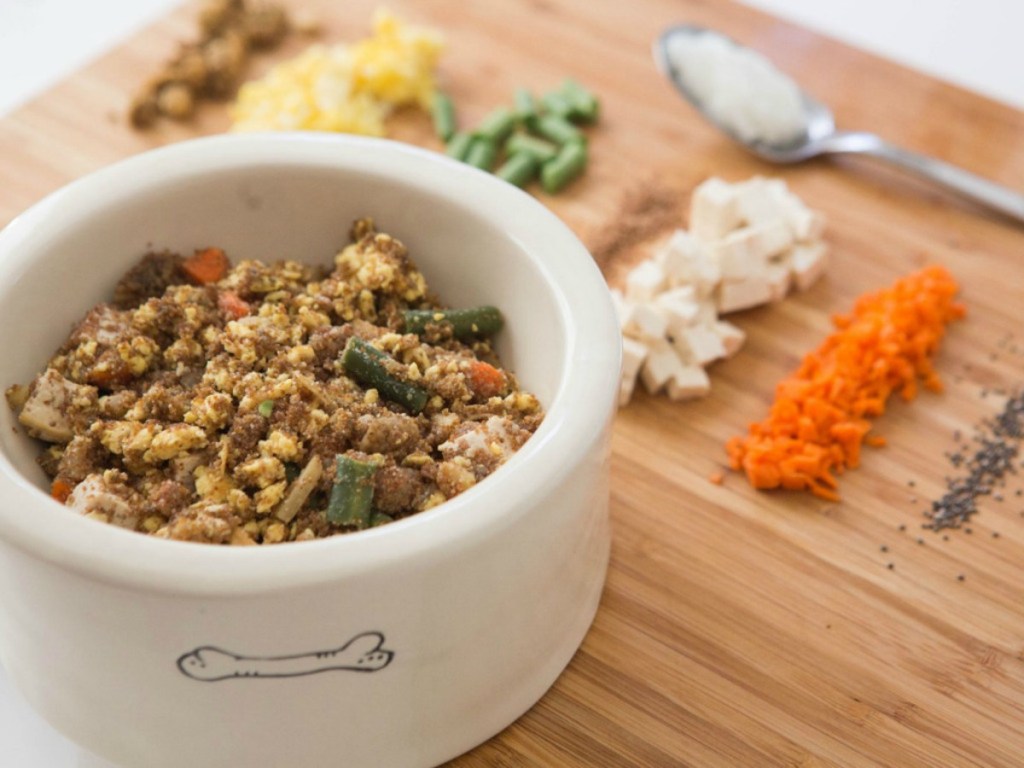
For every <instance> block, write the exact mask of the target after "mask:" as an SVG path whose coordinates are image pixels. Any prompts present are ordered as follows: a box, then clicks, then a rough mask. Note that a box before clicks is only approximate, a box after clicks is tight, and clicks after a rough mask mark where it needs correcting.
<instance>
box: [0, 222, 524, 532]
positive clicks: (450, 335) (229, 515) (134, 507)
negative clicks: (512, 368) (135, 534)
mask: <svg viewBox="0 0 1024 768" xmlns="http://www.w3.org/2000/svg"><path fill="white" fill-rule="evenodd" d="M351 240H352V242H351V244H349V245H348V246H346V247H345V248H344V249H343V250H342V251H341V252H340V253H339V254H338V255H337V256H336V257H335V258H334V265H333V270H328V268H326V267H313V266H307V265H305V264H300V263H297V262H293V261H284V262H278V263H275V264H270V265H268V264H263V263H260V262H256V261H240V262H239V263H238V264H236V265H235V266H232V265H231V263H230V262H229V260H228V257H227V256H226V255H225V254H224V252H223V251H221V250H220V249H217V248H207V249H204V250H201V251H197V252H196V253H195V254H193V255H191V256H188V257H183V256H180V255H177V254H173V253H168V252H164V253H150V254H147V255H146V256H145V257H144V258H143V259H142V260H141V261H140V262H139V263H138V264H137V265H136V266H135V267H133V268H132V269H131V270H130V271H129V272H128V273H127V274H126V275H125V276H124V277H123V278H122V279H121V281H120V282H119V283H118V284H117V286H116V287H115V289H114V295H113V301H112V302H111V303H104V304H100V305H98V306H96V307H94V308H93V309H91V310H90V311H89V312H88V313H87V314H86V315H85V317H84V318H83V319H82V321H81V322H80V323H79V324H78V325H77V326H76V327H75V328H74V330H73V331H72V332H71V335H70V336H69V337H68V339H67V340H66V341H65V342H64V344H63V345H62V346H61V347H60V349H59V350H58V351H57V354H56V355H55V356H54V357H53V358H52V359H51V360H50V362H49V364H48V365H47V367H46V369H45V370H44V371H43V372H42V373H41V374H40V375H39V376H38V377H37V378H36V379H35V381H34V382H33V383H32V384H31V385H30V386H24V385H14V386H12V387H10V388H9V389H8V390H7V399H8V402H9V403H10V405H11V407H12V408H13V409H14V410H15V411H16V412H17V413H18V417H19V421H20V422H21V424H22V425H23V426H24V428H25V429H26V431H27V432H28V434H29V435H31V436H33V437H36V438H39V439H41V440H43V441H46V443H48V444H49V445H48V446H47V447H46V448H45V449H44V450H43V452H42V453H41V455H40V457H39V463H40V465H41V466H42V468H43V469H44V471H45V472H46V474H47V475H48V476H49V477H51V478H52V486H51V490H52V495H53V496H54V497H55V498H56V499H58V500H60V501H62V502H65V503H66V504H67V505H69V506H71V507H73V508H74V509H76V510H78V511H79V512H81V513H82V514H84V515H86V516H87V517H90V518H93V519H96V520H100V521H103V522H108V523H112V524H114V525H119V526H122V527H124V528H129V529H131V530H135V531H140V532H143V533H148V534H152V535H154V536H160V537H163V538H171V539H180V540H187V541H197V542H209V543H216V544H273V543H278V542H283V541H304V540H308V539H315V538H323V537H327V536H332V535H335V534H339V533H345V532H350V531H356V530H360V529H363V528H367V527H371V526H375V525H379V524H381V523H386V522H389V521H392V520H395V519H398V518H402V517H406V516H408V515H412V514H415V513H417V512H420V511H423V510H425V509H429V508H431V507H434V506H436V505H438V504H440V503H442V502H443V501H445V500H446V499H450V498H451V497H453V496H455V495H457V494H459V493H461V492H462V491H464V490H466V489H467V488H469V487H471V486H473V485H474V484H476V483H477V482H479V481H480V480H482V479H483V478H484V477H486V476H487V475H489V474H490V473H491V472H493V471H494V470H495V469H497V468H498V467H499V466H500V465H501V464H502V463H504V462H505V461H506V460H507V459H508V458H509V457H510V456H511V454H512V453H514V452H515V451H516V450H517V449H518V448H519V447H520V446H521V445H522V444H523V443H524V442H525V441H526V440H527V439H528V438H529V436H530V435H531V434H532V433H533V432H534V431H535V430H536V429H537V427H538V425H539V424H540V422H541V420H542V418H543V410H542V408H541V406H540V403H539V402H538V401H537V398H536V397H534V396H533V395H531V394H528V393H526V392H523V391H521V390H520V389H519V387H518V384H517V382H516V380H515V377H514V376H513V375H512V374H511V373H510V372H509V371H506V370H503V369H502V368H501V365H500V363H499V361H498V359H497V357H496V355H495V353H494V350H493V349H492V347H491V343H490V336H491V335H493V334H494V333H495V332H497V331H498V330H499V329H500V327H501V324H502V318H501V315H500V313H499V312H498V310H497V309H495V308H493V307H474V308H469V309H458V310H442V309H440V305H439V303H438V301H437V299H436V297H434V296H433V295H432V294H431V293H430V291H429V289H428V287H427V284H426V281H425V280H424V277H423V275H422V274H421V273H420V272H419V271H418V270H417V268H416V266H415V264H414V263H413V261H412V260H411V259H410V257H409V255H408V253H407V251H406V248H405V246H404V245H403V244H402V243H401V242H399V241H398V240H396V239H394V238H393V237H391V236H389V235H387V234H384V233H380V232H377V231H376V229H375V227H374V224H373V221H372V220H370V219H361V220H359V221H356V222H355V224H354V225H353V227H352V231H351Z"/></svg>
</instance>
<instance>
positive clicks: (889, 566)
mask: <svg viewBox="0 0 1024 768" xmlns="http://www.w3.org/2000/svg"><path fill="white" fill-rule="evenodd" d="M885 567H886V568H888V569H889V570H890V571H894V570H896V563H888V564H886V566H885Z"/></svg>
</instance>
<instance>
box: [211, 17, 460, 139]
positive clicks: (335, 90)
mask: <svg viewBox="0 0 1024 768" xmlns="http://www.w3.org/2000/svg"><path fill="white" fill-rule="evenodd" d="M442 47H443V46H442V42H441V38H440V36H439V35H438V34H437V33H436V32H434V31H433V30H430V29H426V28H421V27H413V26H409V25H406V24H404V23H403V22H402V21H400V20H399V19H398V18H397V17H395V16H394V15H393V14H391V13H390V12H388V11H385V10H380V11H378V12H377V13H376V14H375V16H374V20H373V36H372V37H370V38H367V39H366V40H361V41H359V42H357V43H355V44H354V45H351V46H346V45H334V46H325V45H314V46H311V47H310V48H308V49H307V50H306V51H305V52H304V53H302V54H300V55H299V56H297V57H295V58H294V59H291V60H289V61H285V62H282V63H281V64H279V65H277V66H276V67H274V68H273V69H271V70H270V72H268V73H267V75H266V76H265V77H264V78H263V79H262V80H255V81H252V82H249V83H246V84H245V85H243V86H242V88H241V90H240V91H239V93H238V99H237V100H236V102H235V104H234V106H233V107H232V110H231V116H232V119H233V121H234V125H233V126H232V130H235V131H265V130H279V131H280V130H312V131H335V132H340V133H361V134H366V135H369V136H383V135H384V121H385V119H386V118H387V116H388V115H389V114H390V113H391V111H392V109H394V108H395V107H398V106H404V105H409V104H416V105H418V106H420V107H422V108H424V109H427V108H429V106H430V102H431V99H433V97H434V93H435V90H436V78H435V74H434V73H435V69H436V67H437V60H438V58H439V57H440V54H441V50H442Z"/></svg>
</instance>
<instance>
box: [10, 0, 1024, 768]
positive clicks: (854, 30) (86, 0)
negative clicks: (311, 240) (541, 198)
mask: <svg viewBox="0 0 1024 768" xmlns="http://www.w3.org/2000/svg"><path fill="white" fill-rule="evenodd" d="M178 2H179V0H0V115H3V114H5V113H7V112H9V111H11V110H13V109H15V108H16V107H17V106H18V105H19V104H22V103H24V102H25V101H27V100H29V99H30V98H32V97H33V96H34V95H36V94H38V93H39V92H41V91H42V90H44V89H45V88H47V87H48V86H50V85H52V84H53V83H55V82H57V81H58V80H60V79H61V78H62V77H64V76H65V75H67V74H68V73H70V72H72V71H74V70H76V69H78V68H79V67H81V66H82V65H84V64H86V63H88V62H89V61H90V60H92V59H93V58H95V57H96V56H98V55H100V54H101V53H103V52H104V51H105V50H107V49H108V48H109V47H110V46H112V45H114V44H115V43H117V42H118V41H120V40H123V39H124V38H126V37H128V36H130V35H131V34H132V32H134V31H135V30H137V29H139V28H140V27H142V26H144V25H146V24H148V23H150V22H152V21H153V20H155V19H157V18H159V17H160V16H162V15H163V14H165V13H166V12H167V11H168V10H169V9H170V8H172V7H174V6H176V5H177V4H178ZM292 2H293V3H294V4H295V5H296V7H298V6H299V5H301V0H292ZM747 2H748V4H749V5H753V6H757V7H759V8H762V9H764V10H767V11H770V12H773V13H775V14H777V15H779V16H782V17H785V18H789V19H792V20H795V21H798V22H800V23H802V24H804V25H806V26H808V27H811V28H813V29H816V30H818V31H821V32H824V33H826V34H829V35H831V36H833V37H836V38H839V39H841V40H843V41H845V42H848V43H851V44H853V45H856V46H858V47H860V48H864V49H866V50H870V51H872V52H875V53H878V54H881V55H883V56H886V57H888V58H891V59H894V60H896V61H899V62H901V63H903V64H905V65H908V66H911V67H914V68H916V69H919V70H921V71H924V72H927V73H929V74H931V75H934V76H936V77H939V78H941V79H944V80H947V81H950V82H953V83H956V84H958V85H962V86H964V87H967V88H970V89H972V90H975V91H978V92H980V93H984V94H985V95H987V96H990V97H992V98H995V99H997V100H999V101H1002V102H1004V103H1006V104H1009V105H1011V106H1015V107H1017V108H1018V109H1024V45H1022V43H1021V35H1022V30H1024V2H1022V0H970V2H962V1H961V0H747ZM679 21H685V19H682V18H681V19H679ZM791 74H793V75H795V76H797V77H799V73H791ZM0 162H2V160H0ZM121 725H122V726H123V727H130V725H129V724H121ZM0 765H3V766H9V767H10V768H101V766H104V765H105V764H104V763H103V762H101V761H98V760H96V759H95V758H92V757H90V756H88V755H85V754H83V753H81V752H80V751H79V750H78V749H77V748H75V747H74V746H73V745H72V744H70V743H69V742H67V741H66V740H65V739H63V738H62V737H61V736H59V735H58V734H56V733H55V732H54V731H53V730H52V729H51V728H50V727H49V726H48V725H46V724H45V723H44V722H42V720H40V719H39V718H38V717H37V716H36V715H35V714H34V713H33V712H32V711H31V710H30V709H29V708H28V707H27V705H26V704H25V703H24V702H23V701H22V700H21V699H20V698H19V696H18V694H16V693H15V692H14V691H13V690H12V689H11V687H10V684H9V683H8V681H7V678H6V676H5V675H4V673H3V671H2V670H0Z"/></svg>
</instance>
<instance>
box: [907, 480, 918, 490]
mask: <svg viewBox="0 0 1024 768" xmlns="http://www.w3.org/2000/svg"><path fill="white" fill-rule="evenodd" d="M907 485H909V486H910V487H911V488H913V487H914V486H915V485H917V483H916V482H914V481H913V480H907Z"/></svg>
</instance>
